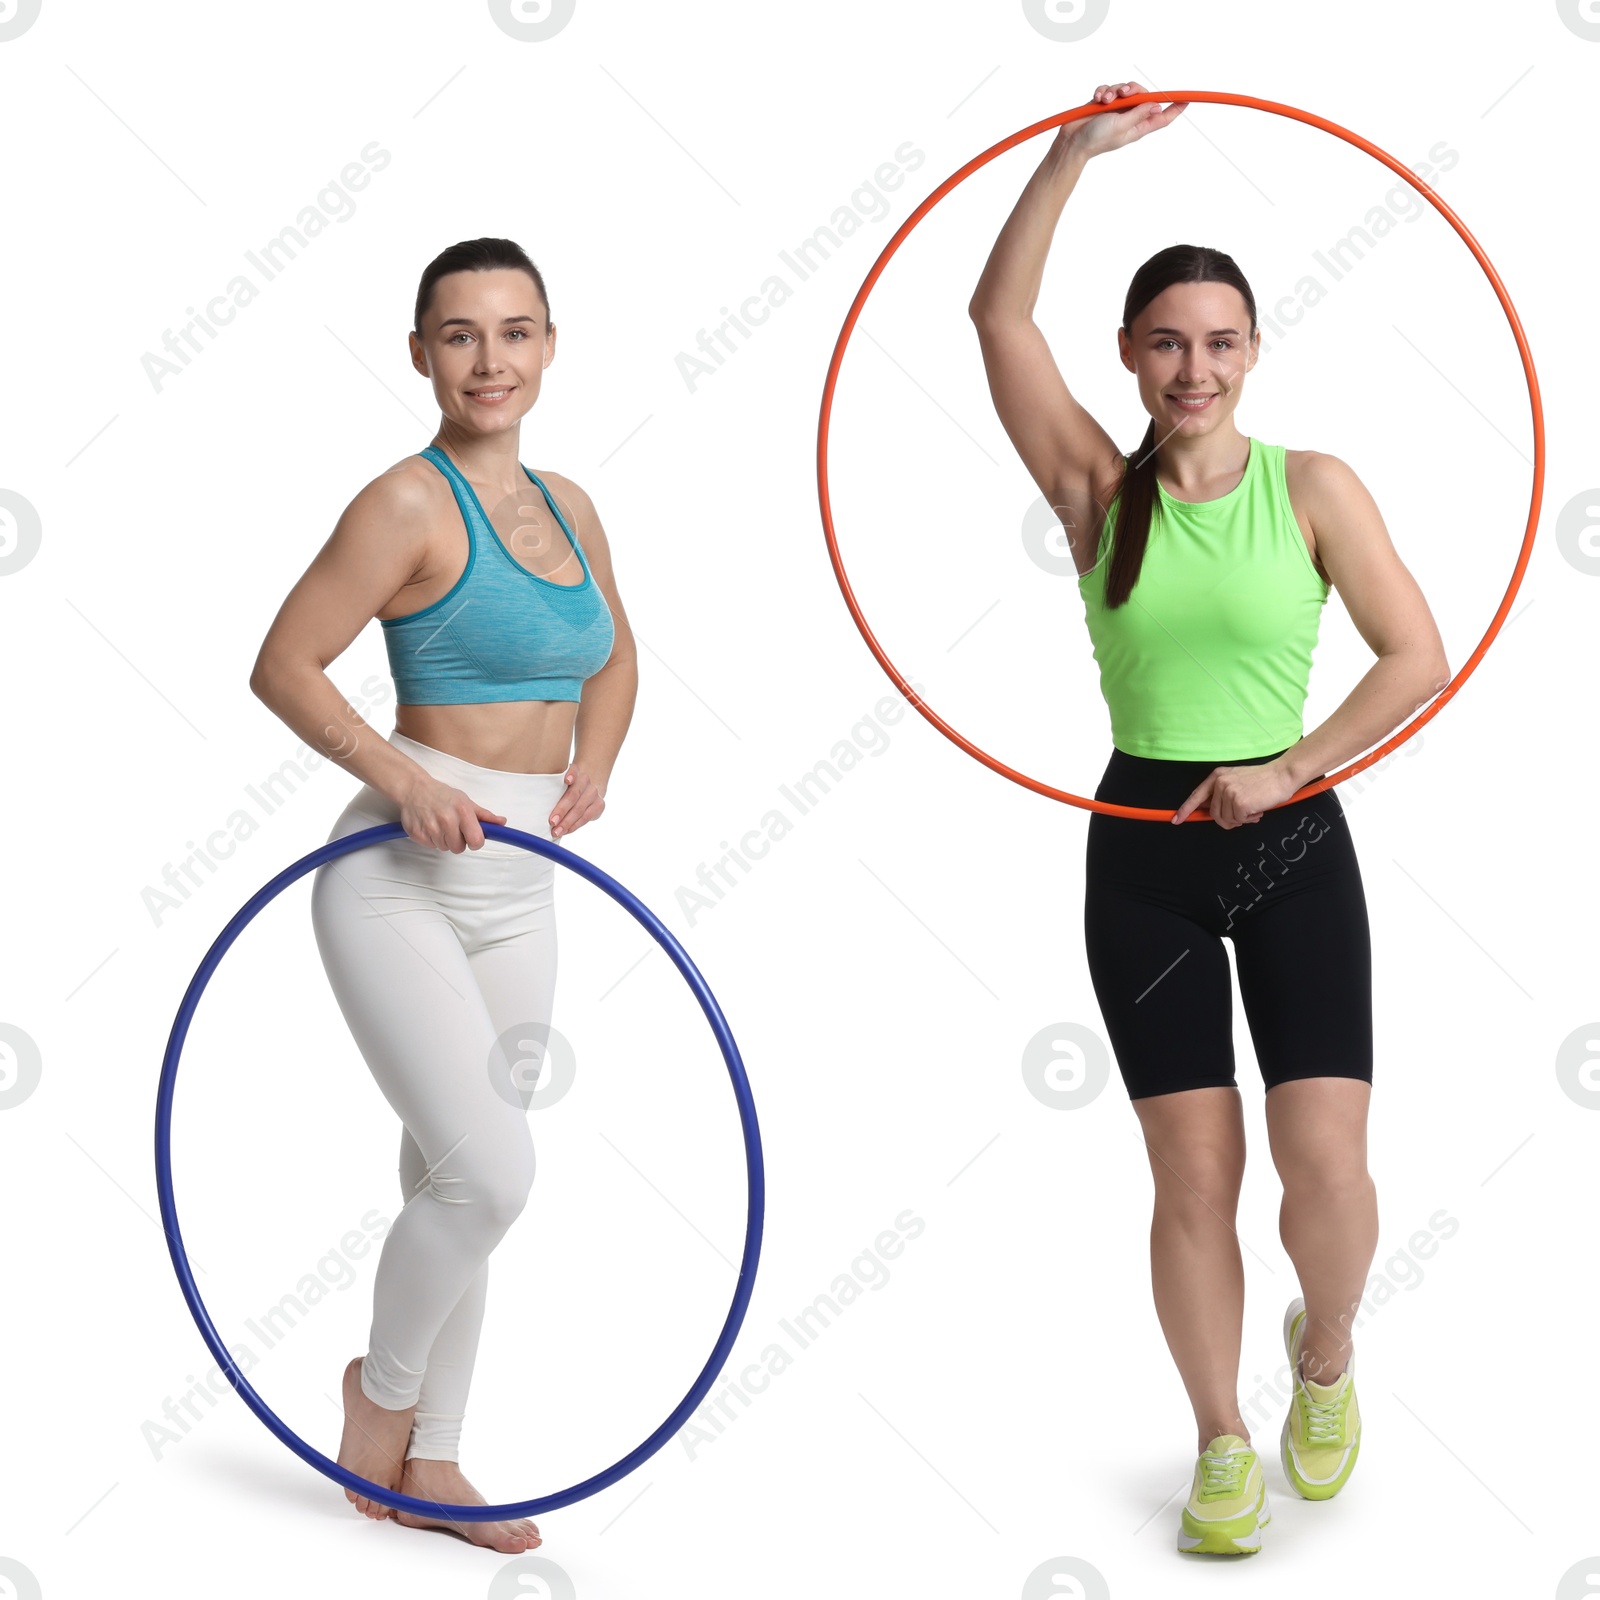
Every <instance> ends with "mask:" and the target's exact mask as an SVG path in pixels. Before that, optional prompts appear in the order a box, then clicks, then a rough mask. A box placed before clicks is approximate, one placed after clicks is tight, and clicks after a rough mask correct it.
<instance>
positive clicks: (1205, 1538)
mask: <svg viewBox="0 0 1600 1600" xmlns="http://www.w3.org/2000/svg"><path fill="white" fill-rule="evenodd" d="M1271 1521H1272V1513H1271V1512H1270V1511H1269V1510H1268V1509H1267V1480H1266V1475H1265V1473H1263V1472H1262V1470H1261V1457H1260V1456H1258V1455H1257V1454H1256V1453H1255V1451H1254V1450H1252V1449H1251V1448H1250V1446H1249V1445H1247V1444H1246V1443H1245V1442H1244V1440H1243V1439H1241V1438H1240V1437H1239V1436H1238V1434H1236V1433H1221V1434H1218V1435H1217V1437H1216V1438H1215V1439H1213V1440H1212V1441H1211V1443H1210V1444H1208V1445H1207V1446H1206V1448H1205V1453H1204V1454H1203V1455H1202V1456H1201V1457H1200V1459H1199V1460H1198V1461H1197V1462H1195V1464H1194V1483H1193V1485H1192V1487H1191V1488H1190V1490H1189V1503H1188V1504H1187V1505H1186V1506H1185V1507H1184V1508H1183V1518H1182V1524H1181V1526H1180V1527H1179V1529H1178V1548H1179V1549H1180V1550H1188V1551H1190V1552H1192V1553H1193V1554H1195V1555H1203V1556H1252V1555H1254V1554H1255V1553H1256V1551H1258V1550H1259V1549H1260V1548H1261V1530H1262V1529H1263V1528H1264V1527H1265V1526H1266V1525H1267V1524H1268V1523H1269V1522H1271Z"/></svg>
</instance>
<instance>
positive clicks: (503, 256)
mask: <svg viewBox="0 0 1600 1600" xmlns="http://www.w3.org/2000/svg"><path fill="white" fill-rule="evenodd" d="M496 267H513V268H515V269H516V270H517V271H518V272H526V273H527V274H528V276H529V277H530V278H532V279H533V281H534V285H535V287H536V288H537V289H538V291H539V298H540V299H541V300H543V301H544V317H545V327H546V329H548V328H549V326H550V296H549V295H548V294H546V293H545V289H544V278H543V277H542V276H541V275H540V272H539V269H538V268H537V267H536V266H534V264H533V263H532V262H531V261H530V260H529V259H528V255H527V252H526V251H525V250H524V249H523V248H522V246H521V245H519V244H516V243H513V241H512V240H510V239H463V240H462V241H461V243H460V244H453V245H451V246H450V248H449V249H448V250H442V251H440V253H439V254H438V255H436V256H435V257H434V258H433V260H432V261H430V262H429V263H428V265H427V266H426V268H424V269H423V273H422V282H421V283H420V284H419V285H418V286H417V310H416V320H415V322H414V323H413V324H412V329H413V331H414V332H415V333H416V335H417V337H418V338H419V339H420V338H421V337H422V319H423V317H425V316H426V315H427V313H428V307H429V305H430V304H432V302H433V290H434V286H435V285H436V284H437V283H438V281H439V280H440V279H441V278H444V277H448V276H449V274H450V273H452V272H492V271H493V270H494V269H495V268H496Z"/></svg>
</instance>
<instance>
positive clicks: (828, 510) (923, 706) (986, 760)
mask: <svg viewBox="0 0 1600 1600" xmlns="http://www.w3.org/2000/svg"><path fill="white" fill-rule="evenodd" d="M1152 101H1153V102H1155V103H1157V104H1161V105H1169V104H1172V103H1175V102H1177V101H1194V102H1200V103H1205V104H1211V105H1226V106H1243V107H1245V108H1246V109H1248V110H1253V111H1266V112H1270V113H1272V115H1274V116H1279V117H1288V118H1290V119H1291V120H1292V121H1295V122H1303V123H1305V124H1307V126H1309V127H1313V128H1320V129H1321V130H1322V131H1323V132H1324V133H1331V134H1333V135H1334V136H1335V137H1336V138H1339V139H1343V140H1344V141H1345V143H1347V144H1352V145H1354V146H1355V147H1356V148H1357V149H1358V150H1364V151H1365V152H1366V153H1367V154H1368V155H1369V156H1372V157H1373V158H1374V159H1375V160H1377V161H1381V162H1382V163H1383V164H1384V166H1386V167H1388V168H1390V169H1391V170H1392V171H1393V172H1395V173H1396V174H1398V175H1399V176H1400V177H1401V178H1403V179H1404V180H1405V181H1406V182H1407V183H1408V184H1410V185H1411V186H1412V187H1413V188H1414V189H1416V190H1418V191H1419V192H1420V193H1421V194H1422V195H1423V196H1425V197H1426V199H1427V200H1428V202H1429V204H1430V205H1432V206H1433V208H1434V210H1435V211H1437V212H1438V213H1439V214H1440V216H1442V217H1443V218H1444V219H1445V221H1446V222H1448V223H1449V224H1450V226H1451V227H1452V228H1454V229H1455V231H1456V232H1457V233H1458V234H1459V235H1460V236H1461V239H1462V241H1463V242H1464V243H1465V245H1466V246H1467V248H1468V249H1469V250H1470V251H1471V252H1472V254H1473V255H1474V256H1475V257H1476V258H1477V262H1478V265H1479V266H1480V267H1482V268H1483V271H1484V276H1485V277H1487V278H1488V280H1489V283H1490V285H1491V286H1492V287H1493V289H1494V292H1495V294H1496V296H1497V297H1498V298H1499V301H1500V306H1501V309H1502V310H1503V311H1504V312H1505V314H1506V321H1507V322H1508V323H1509V324H1510V325H1511V332H1512V336H1513V337H1514V338H1515V339H1516V341H1517V349H1518V351H1519V352H1520V353H1521V356H1522V370H1523V373H1524V374H1525V375H1526V377H1527V380H1528V402H1529V405H1530V407H1531V408H1532V412H1533V492H1532V494H1531V496H1530V498H1529V503H1528V526H1527V531H1526V532H1525V533H1524V534H1523V537H1522V548H1521V549H1520V550H1519V551H1518V553H1517V564H1516V566H1515V568H1514V569H1513V570H1512V573H1511V582H1510V583H1509V584H1507V585H1506V592H1505V596H1504V598H1503V599H1502V600H1501V601H1500V605H1499V608H1498V609H1497V610H1496V611H1495V614H1494V618H1493V620H1492V621H1491V622H1490V624H1489V626H1488V629H1487V630H1486V631H1485V633H1484V635H1483V637H1482V638H1481V639H1480V640H1479V641H1478V644H1477V648H1476V649H1474V650H1473V652H1472V654H1471V655H1470V656H1469V657H1468V658H1467V661H1466V664H1465V665H1464V666H1463V667H1462V668H1461V670H1460V671H1459V672H1458V673H1457V674H1456V675H1455V676H1454V677H1453V678H1452V679H1451V680H1450V682H1449V683H1448V684H1446V686H1445V687H1444V688H1443V689H1442V690H1440V691H1439V693H1438V695H1437V696H1435V698H1434V699H1433V701H1432V703H1431V704H1430V705H1429V706H1428V707H1427V708H1426V709H1425V710H1424V711H1422V712H1420V713H1419V714H1418V715H1417V716H1415V717H1413V718H1412V720H1411V721H1410V722H1408V723H1406V724H1405V725H1404V726H1403V727H1402V728H1401V729H1400V730H1399V731H1398V732H1397V733H1395V734H1392V735H1391V736H1390V737H1389V738H1388V739H1386V740H1385V741H1384V742H1383V743H1382V744H1380V745H1379V746H1378V747H1377V748H1376V749H1375V750H1372V751H1371V752H1369V753H1368V754H1367V755H1364V756H1362V757H1361V758H1360V759H1359V760H1356V761H1352V762H1351V763H1350V764H1349V765H1348V766H1346V767H1341V768H1340V769H1339V770H1338V771H1337V772H1333V773H1330V774H1329V775H1328V776H1327V777H1325V778H1322V779H1320V780H1319V781H1318V782H1316V783H1311V784H1307V785H1306V786H1305V787H1304V788H1303V789H1299V790H1297V791H1296V792H1295V793H1294V794H1292V795H1290V796H1289V798H1288V799H1287V800H1285V801H1283V802H1282V804H1283V805H1290V804H1292V803H1293V802H1295V801H1297V800H1305V799H1308V798H1309V797H1310V796H1312V795H1314V794H1321V793H1322V791H1323V790H1324V789H1331V788H1332V787H1333V786H1334V785H1335V784H1336V783H1343V782H1344V780H1345V779H1346V778H1351V777H1354V776H1355V775H1356V773H1358V772H1363V771H1365V770H1366V768H1368V767H1370V766H1371V765H1372V763H1373V762H1375V761H1378V760H1380V759H1381V758H1382V757H1383V756H1385V755H1387V754H1388V753H1389V752H1390V751H1391V750H1393V749H1395V748H1397V747H1398V746H1399V745H1402V744H1404V743H1405V741H1406V740H1407V739H1409V738H1411V736H1412V735H1413V734H1415V733H1417V732H1418V731H1419V730H1420V729H1421V728H1422V727H1423V725H1424V724H1425V723H1428V722H1430V721H1431V720H1432V719H1433V718H1434V717H1435V716H1437V715H1438V713H1439V712H1440V711H1441V710H1442V709H1443V707H1444V705H1445V703H1446V702H1447V701H1449V700H1450V699H1452V698H1453V697H1454V695H1455V693H1456V691H1457V690H1458V689H1459V688H1460V687H1461V685H1462V684H1463V683H1465V682H1466V681H1467V679H1468V678H1469V677H1471V676H1472V674H1473V672H1474V671H1475V670H1476V668H1477V665H1478V663H1479V662H1480V661H1481V660H1482V659H1483V657H1484V654H1485V653H1486V652H1487V650H1488V648H1489V646H1490V645H1491V644H1492V643H1493V642H1494V638H1495V635H1496V634H1498V633H1499V631H1500V627H1501V624H1502V623H1503V622H1504V621H1505V619H1506V614H1507V613H1508V612H1509V611H1510V609H1511V602H1512V601H1513V600H1514V599H1515V598H1516V594H1517V590H1518V589H1519V588H1520V587H1521V585H1522V575H1523V573H1524V572H1525V571H1526V570H1527V566H1528V557H1529V556H1530V555H1531V554H1532V552H1533V536H1534V533H1535V531H1536V529H1537V528H1538V526H1539V506H1540V502H1541V500H1542V499H1543V495H1544V405H1543V401H1542V400H1541V398H1540V394H1539V379H1538V375H1537V374H1536V373H1535V371H1534V367H1533V354H1532V352H1531V351H1530V350H1529V349H1528V340H1527V336H1526V335H1525V334H1524V333H1523V331H1522V323H1521V320H1520V319H1519V318H1518V316H1517V311H1516V307H1515V306H1513V305H1512V303H1511V296H1510V295H1508V294H1507V293H1506V289H1505V285H1504V284H1503V283H1502V282H1501V281H1500V274H1499V273H1497V272H1496V271H1495V269H1494V266H1493V264H1492V263H1491V262H1490V260H1489V258H1488V256H1487V255H1485V254H1484V251H1483V247H1482V246H1481V245H1480V244H1479V243H1478V241H1477V240H1476V239H1474V238H1473V236H1472V234H1471V232H1470V230H1469V229H1468V228H1467V226H1466V224H1465V223H1464V222H1462V220H1461V219H1460V217H1458V216H1457V215H1456V214H1455V212H1454V211H1452V210H1451V209H1450V207H1449V206H1448V205H1447V204H1446V203H1445V202H1444V201H1443V200H1442V199H1440V198H1439V196H1438V195H1437V194H1435V193H1434V191H1433V190H1432V189H1431V188H1429V187H1428V185H1427V184H1425V183H1424V182H1423V181H1422V180H1421V179H1420V178H1419V177H1417V176H1416V175H1415V174H1414V173H1412V172H1411V171H1409V170H1408V169H1407V168H1406V167H1405V166H1403V165H1402V164H1401V163H1400V162H1398V161H1396V160H1395V158H1394V157H1393V156H1391V155H1390V154H1389V153H1388V151H1386V150H1380V149H1379V148H1378V146H1377V145H1375V144H1373V143H1371V142H1370V141H1369V140H1366V139H1363V138H1362V137H1361V135H1360V134H1358V133H1352V132H1351V131H1350V130H1349V129H1348V128H1342V127H1340V126H1339V124H1338V123H1337V122H1330V121H1328V120H1327V118H1325V117H1319V116H1317V115H1316V114H1315V113H1313V112H1310V111H1301V110H1299V109H1298V108H1297V107H1295V106H1288V105H1282V104H1280V103H1279V102H1278V101H1276V100H1258V99H1256V98H1255V97H1254V96H1252V95H1246V94H1226V93H1223V92H1221V91H1218V90H1211V89H1167V90H1162V91H1160V92H1159V93H1158V92H1156V91H1154V90H1150V91H1146V92H1144V93H1141V94H1130V95H1125V96H1123V97H1122V98H1121V99H1120V100H1110V101H1107V102H1106V103H1105V104H1104V105H1097V104H1096V103H1095V102H1094V101H1090V102H1089V103H1088V104H1087V105H1081V106H1074V107H1073V108H1072V109H1071V110H1070V111H1062V112H1060V113H1058V114H1057V115H1056V116H1053V117H1046V118H1045V119H1044V120H1043V121H1042V122H1035V123H1033V124H1032V125H1031V126H1030V127H1026V128H1022V129H1020V130H1019V131H1018V132H1016V133H1013V134H1012V135H1010V137H1008V138H1005V139H1002V140H1001V141H1000V142H999V143H998V144H994V145H991V146H990V147H989V148H988V149H987V150H985V151H984V152H983V153H982V154H981V155H977V156H974V157H973V158H972V160H971V161H969V162H968V163H967V164H966V165H965V166H964V167H960V168H958V169H957V170H956V171H955V172H952V173H951V174H950V176H949V177H948V178H946V179H945V180H944V182H943V183H941V184H940V185H939V187H938V188H937V189H935V190H934V191H933V193H932V194H930V195H929V196H928V197H927V199H926V200H924V201H923V202H922V204H921V205H919V206H918V207H917V209H916V210H915V211H913V212H912V213H911V215H910V216H909V217H907V218H906V220H905V221H904V222H903V223H902V224H901V225H900V227H899V229H898V230H897V231H896V233H895V235H894V237H893V238H892V239H891V240H890V241H889V242H888V244H886V245H885V246H884V247H883V251H882V253H881V254H880V255H879V257H878V259H877V260H876V261H875V262H874V263H873V265H872V270H871V271H870V272H869V273H868V274H867V276H866V279H865V281H864V282H863V283H862V285H861V288H860V289H859V290H858V291H857V294H856V297H855V299H854V300H853V301H852V302H851V305H850V310H849V313H848V314H847V315H846V317H845V320H844V326H843V327H842V328H841V329H840V331H839V339H838V342H837V343H836V344H835V345H834V350H833V359H832V360H831V361H830V362H829V363H828V377H827V381H826V382H825V383H824V384H823V388H822V409H821V413H820V416H819V418H818V423H817V495H818V499H819V501H820V504H821V508H822V526H823V529H824V531H825V533H826V535H827V539H828V556H829V558H830V560H831V561H832V562H833V571H834V576H835V577H837V578H838V580H839V588H840V590H841V591H842V593H843V594H844V601H845V604H846V605H847V606H848V607H849V608H850V615H851V616H852V617H853V618H854V619H855V624H856V627H857V628H858V629H860V631H861V637H862V638H863V639H865V640H866V642H867V648H868V649H869V650H871V651H872V653H873V655H874V656H876V657H877V659H878V664H879V666H881V667H882V668H883V670H884V671H885V672H887V673H888V674H889V677H890V678H891V679H892V680H893V681H894V684H895V686H896V687H897V688H898V689H899V690H900V692H901V694H903V695H904V696H905V697H906V699H907V700H908V701H910V703H911V704H912V705H913V706H915V707H916V709H917V710H918V711H919V712H920V713H921V714H922V715H923V716H924V717H925V718H926V719H927V720H928V721H929V722H930V723H932V725H933V726H934V727H935V728H937V729H938V730H939V732H940V733H942V734H943V735H944V736H945V737H946V738H947V739H949V740H950V741H951V742H952V743H954V744H957V745H959V746H960V747H961V748H962V749H963V750H965V751H966V752H967V754H968V755H970V756H974V757H976V758H977V759H978V760H979V761H981V762H982V763H983V764H984V765H985V766H986V767H989V768H990V769H991V770H993V771H995V772H998V773H999V774H1000V775H1001V776H1002V777H1005V778H1009V779H1010V780H1011V781H1012V782H1013V783H1019V784H1021V785H1022V786H1023V787H1024V788H1027V789H1032V790H1033V791H1034V792H1035V793H1037V794H1042V795H1047V796H1049V797H1050V798H1051V799H1052V800H1062V801H1065V802H1066V803H1067V804H1068V805H1074V806H1079V807H1081V808H1082V809H1083V810H1085V811H1099V812H1103V813H1105V814H1106V815H1107V816H1114V817H1136V818H1139V819H1141V820H1144V821H1150V822H1170V821H1171V820H1172V819H1173V817H1174V816H1176V815H1177V812H1176V810H1172V811H1160V810H1152V809H1150V808H1148V807H1143V806H1121V805H1113V804H1111V803H1110V802H1109V801H1105V800H1091V799H1087V798H1085V797H1084V796H1082V795H1077V794H1073V793H1071V791H1070V790H1066V789H1057V788H1055V787H1054V786H1053V785H1051V784H1048V783H1042V782H1041V781H1040V780H1039V779H1037V778H1031V777H1029V776H1028V774H1027V773H1025V772H1018V771H1017V770H1016V769H1015V768H1014V767H1009V766H1007V765H1006V764H1005V762H1003V761H1000V760H998V759H997V758H996V757H994V756H991V755H990V754H989V753H988V752H987V751H986V750H983V749H981V748H979V746H977V745H975V744H974V743H973V742H972V741H971V740H970V739H968V738H965V737H964V736H963V735H962V734H960V733H958V732H957V731H956V730H955V729H954V728H952V727H951V726H950V724H949V723H948V722H946V721H945V720H944V719H943V718H942V717H941V716H940V715H939V714H938V713H937V712H936V711H935V710H934V709H933V708H932V707H931V706H930V705H928V704H927V702H926V701H925V700H923V698H922V697H921V696H920V695H919V694H917V693H916V691H915V690H914V689H913V688H912V687H911V685H910V684H909V683H907V682H906V680H905V678H904V677H903V676H902V675H901V673H900V671H899V670H898V668H896V666H895V664H894V663H893V662H892V661H891V660H890V659H889V657H888V654H887V652H886V651H885V650H884V648H883V646H882V645H880V644H879V643H878V641H877V639H876V638H875V637H874V635H873V632H872V629H871V627H870V626H868V623H867V619H866V618H865V617H864V616H863V615H862V614H861V607H860V605H859V604H858V603H857V601H856V597H855V593H854V591H853V590H852V589H851V587H850V580H849V578H848V577H847V576H846V574H845V570H844V562H843V560H842V559H841V557H840V555H839V545H838V540H837V538H836V536H835V532H834V526H833V507H832V503H831V501H830V499H829V493H828V432H829V424H830V422H831V420H832V415H833V395H834V389H835V387H836V385H837V384H838V380H839V368H840V366H841V364H842V363H843V361H844V353H845V350H846V348H847V347H848V345H849V343H850V335H851V333H852V332H853V330H854V328H855V325H856V319H857V318H858V317H859V316H860V315H861V311H862V308H863V307H864V306H865V305H866V303H867V297H868V295H870V294H871V293H872V288H873V285H874V284H875V283H877V281H878V279H879V277H880V276H881V275H882V273H883V270H884V268H885V267H886V266H888V264H889V261H890V259H891V258H892V257H893V255H894V253H895V251H896V250H898V249H899V248H900V246H901V245H902V244H903V243H904V242H905V240H906V238H907V237H908V236H909V235H910V233H911V230H912V229H913V228H915V227H916V225H917V224H918V223H919V222H920V221H921V220H922V219H923V218H924V217H925V216H927V214H928V213H929V212H930V211H931V210H932V209H933V208H934V207H935V206H936V205H937V204H938V203H939V202H940V201H941V200H942V199H943V198H944V197H945V196H946V195H947V194H949V192H950V191H951V190H952V189H954V188H955V186H956V185H957V184H958V183H961V182H963V181H964V180H965V179H966V178H968V177H970V176H971V175H972V174H973V173H974V172H976V171H977V170H978V169H979V168H980V167H982V166H986V165H987V164H988V163H989V162H991V161H993V160H994V159H995V157H996V156H1000V155H1003V154H1004V153H1005V152H1006V151H1007V150H1010V149H1011V148H1012V147H1013V146H1015V145H1018V144H1021V143H1022V142H1023V141H1024V140H1025V139H1031V138H1033V137H1034V135H1035V134H1039V133H1044V132H1047V131H1048V130H1049V129H1051V128H1057V127H1060V126H1061V125H1062V124H1063V123H1067V122H1076V121H1078V120H1080V119H1081V118H1083V117H1089V116H1094V115H1097V114H1098V113H1100V112H1102V111H1119V110H1123V109H1125V108H1127V107H1128V106H1136V105H1143V104H1146V103H1148V102H1152ZM1271 809H1273V810H1276V809H1278V808H1277V807H1272V808H1271ZM1187 820H1188V821H1190V822H1209V821H1210V820H1211V817H1210V813H1209V812H1207V811H1205V810H1203V809H1196V810H1194V811H1192V812H1191V813H1190V814H1189V817H1188V819H1187Z"/></svg>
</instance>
